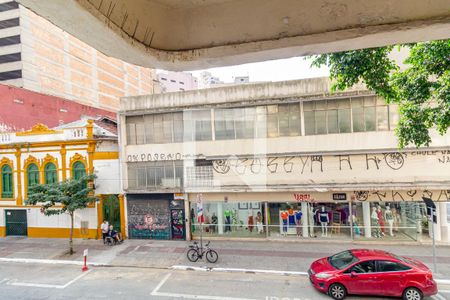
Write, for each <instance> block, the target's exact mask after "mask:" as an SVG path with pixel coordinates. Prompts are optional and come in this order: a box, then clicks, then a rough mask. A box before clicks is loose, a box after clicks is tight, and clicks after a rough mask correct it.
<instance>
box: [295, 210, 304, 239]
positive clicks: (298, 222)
mask: <svg viewBox="0 0 450 300" xmlns="http://www.w3.org/2000/svg"><path fill="white" fill-rule="evenodd" d="M302 215H303V213H302V212H301V210H298V211H297V212H296V213H295V228H296V229H297V236H301V235H302Z"/></svg>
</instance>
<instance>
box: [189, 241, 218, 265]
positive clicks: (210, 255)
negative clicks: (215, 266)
mask: <svg viewBox="0 0 450 300" xmlns="http://www.w3.org/2000/svg"><path fill="white" fill-rule="evenodd" d="M210 243H211V242H208V243H206V245H205V247H199V245H198V243H197V242H194V244H193V245H189V248H190V249H189V250H188V252H187V258H188V259H189V260H190V261H192V262H196V261H197V260H198V259H199V258H203V255H204V256H206V260H207V261H209V262H210V263H215V262H216V261H217V260H218V259H219V255H218V254H217V252H216V251H214V250H213V249H211V248H210V247H209V244H210Z"/></svg>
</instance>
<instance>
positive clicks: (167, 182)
mask: <svg viewBox="0 0 450 300" xmlns="http://www.w3.org/2000/svg"><path fill="white" fill-rule="evenodd" d="M162 186H163V187H166V188H177V187H180V186H181V180H180V178H163V179H162Z"/></svg>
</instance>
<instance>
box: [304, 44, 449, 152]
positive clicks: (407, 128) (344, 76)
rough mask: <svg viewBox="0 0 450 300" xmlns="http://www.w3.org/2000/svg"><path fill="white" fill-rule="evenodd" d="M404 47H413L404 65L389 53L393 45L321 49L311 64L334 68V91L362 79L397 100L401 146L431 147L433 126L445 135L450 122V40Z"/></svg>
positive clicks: (389, 97)
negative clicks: (322, 50)
mask: <svg viewBox="0 0 450 300" xmlns="http://www.w3.org/2000/svg"><path fill="white" fill-rule="evenodd" d="M399 47H407V48H408V49H409V56H408V58H407V59H406V60H405V61H404V62H403V63H404V64H405V65H406V69H403V70H401V69H400V67H399V66H398V65H397V63H396V62H395V61H394V60H392V59H390V58H389V56H388V55H389V53H391V51H392V50H393V49H394V48H393V46H388V47H381V48H372V49H362V50H354V51H346V52H339V53H331V54H322V55H318V56H314V57H313V58H314V60H313V63H312V65H313V66H317V67H320V66H322V65H326V66H328V67H329V68H330V76H331V78H332V79H333V90H336V89H339V90H344V89H346V88H350V87H352V86H353V85H355V84H357V83H359V82H361V81H362V82H364V83H365V84H366V86H367V88H369V89H370V90H372V91H374V92H375V93H376V94H377V95H379V96H381V97H383V98H384V99H385V100H386V102H388V103H395V104H398V106H399V112H400V121H399V123H398V125H397V128H396V130H395V132H396V135H397V137H398V139H399V147H400V148H403V147H405V146H408V145H409V144H414V145H415V146H416V147H420V146H423V145H425V146H428V145H429V144H430V143H431V138H430V129H432V128H436V129H437V131H438V132H439V133H440V134H441V135H443V134H445V133H446V132H447V130H448V128H449V127H450V40H441V41H431V42H423V43H416V44H406V45H400V46H399Z"/></svg>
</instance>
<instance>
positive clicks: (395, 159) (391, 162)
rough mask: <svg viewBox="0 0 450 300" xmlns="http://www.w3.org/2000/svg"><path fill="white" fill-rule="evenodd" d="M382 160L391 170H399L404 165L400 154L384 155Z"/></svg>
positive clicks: (403, 159)
mask: <svg viewBox="0 0 450 300" xmlns="http://www.w3.org/2000/svg"><path fill="white" fill-rule="evenodd" d="M384 160H385V161H386V164H387V165H388V166H389V167H390V168H391V169H392V170H399V169H400V168H401V167H403V164H404V163H405V158H404V157H403V154H401V153H400V152H394V153H385V154H384Z"/></svg>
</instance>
